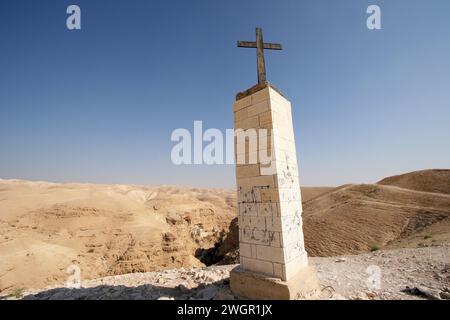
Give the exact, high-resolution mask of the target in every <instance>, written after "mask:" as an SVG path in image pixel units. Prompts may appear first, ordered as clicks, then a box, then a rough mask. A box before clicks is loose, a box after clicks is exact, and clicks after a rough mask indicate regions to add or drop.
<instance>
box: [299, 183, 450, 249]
mask: <svg viewBox="0 0 450 320" xmlns="http://www.w3.org/2000/svg"><path fill="white" fill-rule="evenodd" d="M303 219H304V220H303V222H304V232H305V244H306V247H307V251H308V252H309V254H310V255H312V256H333V255H340V254H349V253H358V252H367V251H369V250H371V249H375V248H377V247H378V248H384V247H387V246H388V247H389V246H393V247H395V246H396V244H399V243H402V244H403V246H409V245H411V244H413V246H427V245H433V244H441V243H448V242H450V195H447V194H437V193H427V192H420V191H414V190H409V189H402V188H399V187H393V186H383V185H375V184H372V185H349V186H346V187H343V188H339V189H336V190H335V191H331V192H329V193H327V194H325V195H322V196H320V197H318V198H315V199H313V200H311V201H307V202H306V203H305V204H304V213H303Z"/></svg>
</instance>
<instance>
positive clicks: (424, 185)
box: [378, 169, 450, 194]
mask: <svg viewBox="0 0 450 320" xmlns="http://www.w3.org/2000/svg"><path fill="white" fill-rule="evenodd" d="M378 184H381V185H390V186H396V187H400V188H404V189H411V190H416V191H424V192H435V193H445V194H450V170H446V169H435V170H422V171H415V172H410V173H406V174H401V175H398V176H393V177H388V178H384V179H383V180H381V181H379V182H378Z"/></svg>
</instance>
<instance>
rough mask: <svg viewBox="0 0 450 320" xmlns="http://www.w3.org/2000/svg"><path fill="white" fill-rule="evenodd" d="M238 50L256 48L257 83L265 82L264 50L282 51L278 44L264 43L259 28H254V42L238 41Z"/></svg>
mask: <svg viewBox="0 0 450 320" xmlns="http://www.w3.org/2000/svg"><path fill="white" fill-rule="evenodd" d="M237 46H238V47H239V48H256V49H257V50H256V53H257V58H258V83H259V84H261V83H264V82H266V63H265V62H264V49H269V50H283V48H282V47H281V44H278V43H264V40H263V33H262V29H261V28H256V42H251V41H238V43H237Z"/></svg>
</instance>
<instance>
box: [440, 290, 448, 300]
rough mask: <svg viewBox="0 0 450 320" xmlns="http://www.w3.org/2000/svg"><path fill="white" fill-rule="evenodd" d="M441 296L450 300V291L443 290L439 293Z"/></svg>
mask: <svg viewBox="0 0 450 320" xmlns="http://www.w3.org/2000/svg"><path fill="white" fill-rule="evenodd" d="M439 296H440V297H441V299H444V300H450V293H448V292H441V293H439Z"/></svg>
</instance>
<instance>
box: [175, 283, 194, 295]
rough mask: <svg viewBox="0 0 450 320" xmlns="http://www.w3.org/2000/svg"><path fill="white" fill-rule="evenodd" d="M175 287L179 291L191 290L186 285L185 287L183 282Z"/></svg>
mask: <svg viewBox="0 0 450 320" xmlns="http://www.w3.org/2000/svg"><path fill="white" fill-rule="evenodd" d="M177 289H178V290H179V291H180V292H181V293H189V292H191V290H190V289H189V288H188V287H186V286H185V285H184V284H179V285H178V286H177Z"/></svg>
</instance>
